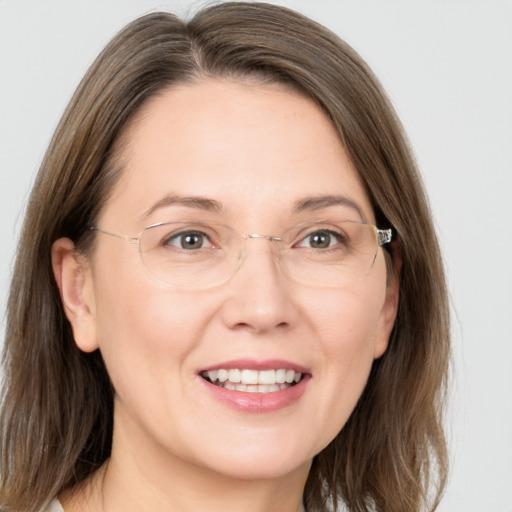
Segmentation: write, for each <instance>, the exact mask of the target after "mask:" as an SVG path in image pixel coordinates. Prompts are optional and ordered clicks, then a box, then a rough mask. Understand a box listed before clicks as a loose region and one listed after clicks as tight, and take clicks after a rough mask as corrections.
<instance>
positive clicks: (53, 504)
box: [42, 498, 65, 512]
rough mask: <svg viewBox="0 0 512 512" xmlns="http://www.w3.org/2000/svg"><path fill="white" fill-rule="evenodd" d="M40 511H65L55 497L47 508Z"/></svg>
mask: <svg viewBox="0 0 512 512" xmlns="http://www.w3.org/2000/svg"><path fill="white" fill-rule="evenodd" d="M42 512H65V510H64V509H63V508H62V505H61V504H60V501H59V500H58V499H57V498H55V499H54V500H53V501H52V502H51V503H50V504H49V505H48V508H46V509H45V510H43V511H42Z"/></svg>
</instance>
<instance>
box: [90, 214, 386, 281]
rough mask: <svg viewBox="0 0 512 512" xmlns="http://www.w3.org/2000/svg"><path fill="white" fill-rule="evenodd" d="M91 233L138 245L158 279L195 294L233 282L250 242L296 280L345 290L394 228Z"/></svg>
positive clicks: (191, 227)
mask: <svg viewBox="0 0 512 512" xmlns="http://www.w3.org/2000/svg"><path fill="white" fill-rule="evenodd" d="M90 229H91V230H92V231H97V232H99V233H102V234H104V235H108V236H112V237H116V238H120V239H122V240H127V241H128V242H130V243H133V244H138V246H139V252H140V255H141V258H142V261H143V263H144V265H145V266H146V267H147V269H148V270H149V272H150V273H151V274H152V275H153V276H155V277H156V278H157V279H159V280H162V281H164V282H166V283H169V284H170V285H172V286H175V287H179V288H184V289H192V290H193V289H205V288H210V287H213V286H217V285H220V284H223V283H225V282H226V281H228V280H229V279H230V278H231V277H232V276H233V275H234V274H235V273H236V271H237V270H238V268H239V267H240V265H241V264H242V262H243V260H244V257H245V255H246V252H247V251H246V244H247V241H248V240H251V239H259V240H260V241H268V242H271V248H272V254H273V257H274V261H275V262H276V263H277V264H278V266H279V267H280V268H281V269H282V271H283V272H284V273H285V274H286V275H287V276H288V277H289V278H291V279H293V280H294V281H296V282H299V283H302V284H305V285H309V286H314V287H330V288H333V287H334V288H337V287H342V286H345V285H347V284H349V283H352V282H354V281H358V280H359V279H361V278H362V277H364V276H365V275H367V274H368V273H369V272H370V270H371V268H372V266H373V264H374V262H375V260H376V258H377V252H378V249H379V247H380V246H382V245H384V244H387V243H389V242H391V238H392V230H391V229H378V228H376V227H375V226H372V225H370V224H366V223H364V222H360V221H353V220H343V219H341V220H331V219H329V220H315V221H312V222H303V223H300V224H297V225H295V226H293V227H291V228H289V229H287V230H286V231H285V232H284V233H283V234H282V235H281V236H270V235H259V234H256V233H248V234H240V233H238V232H237V231H236V230H235V229H233V228H231V227H229V226H224V225H222V224H212V223H209V222H198V221H193V220H192V221H180V222H164V223H158V224H153V225H151V226H148V227H147V228H145V229H143V230H142V231H141V232H140V233H139V234H138V235H137V236H136V237H129V236H126V235H118V234H115V233H111V232H109V231H105V230H103V229H100V228H98V227H91V228H90Z"/></svg>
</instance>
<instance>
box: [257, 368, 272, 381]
mask: <svg viewBox="0 0 512 512" xmlns="http://www.w3.org/2000/svg"><path fill="white" fill-rule="evenodd" d="M275 381H276V371H275V370H263V371H261V372H259V374H258V384H274V382H275Z"/></svg>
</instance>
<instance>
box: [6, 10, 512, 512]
mask: <svg viewBox="0 0 512 512" xmlns="http://www.w3.org/2000/svg"><path fill="white" fill-rule="evenodd" d="M202 3H203V2H201V1H195V2H189V1H185V0H182V1H163V2H157V1H155V0H122V1H112V0H109V1H105V0H96V1H94V0H90V1H79V0H73V1H70V0H61V1H57V0H33V1H29V0H0V312H1V316H2V319H1V325H0V327H1V332H2V333H3V330H4V325H5V320H4V311H5V302H6V297H7V291H8V283H9V275H10V271H11V265H12V261H13V255H14V252H15V247H16V239H17V237H18V232H19V228H20V225H21V221H22V217H23V210H24V207H25V203H26V200H27V196H28V193H29V190H30V187H31V183H32V181H33V179H34V175H35V173H36V171H37V169H38V166H39V164H40V162H41V159H42V157H43V154H44V151H45V148H46V146H47V145H48V142H49V139H50V137H51V134H52V132H53V130H54V128H55V126H56V124H57V122H58V119H59V117H60V115H61V113H62V111H63V109H64V107H65V105H66V103H67V102H68V100H69V98H70V96H71V94H72V92H73V90H74V88H75V87H76V85H77V84H78V82H79V80H80V78H81V76H82V75H83V73H84V72H85V70H86V68H87V67H88V65H89V64H90V63H91V62H92V60H93V59H94V57H95V56H96V55H97V54H98V52H99V51H100V50H101V48H102V47H103V46H104V45H105V44H106V43H107V41H108V40H109V39H110V38H111V37H112V36H113V35H114V34H115V33H116V32H117V31H118V30H119V29H120V28H121V27H122V26H123V25H125V24H126V23H127V22H128V21H130V20H131V19H133V18H134V17H136V16H138V15H140V14H143V13H147V12H149V11H153V10H158V9H163V10H170V11H173V12H177V13H178V14H181V15H185V16H188V15H189V14H190V13H193V12H194V11H195V10H196V9H197V7H198V6H200V5H201V4H202ZM275 3H281V4H283V5H287V6H289V7H292V8H295V9H297V10H300V11H302V12H303V13H305V14H307V15H309V16H310V17H312V18H314V19H316V20H317V21H319V22H321V23H323V24H324V25H326V26H327V27H329V28H330V29H332V30H333V31H334V32H336V33H337V34H339V35H340V36H341V37H342V38H344V39H345V40H346V41H348V42H349V43H350V44H351V45H353V46H354V47H355V48H356V50H357V51H359V52H360V54H361V55H362V56H363V57H364V58H365V59H366V60H367V62H368V63H369V64H370V66H371V67H372V68H373V69H374V71H375V72H376V73H377V75H378V77H379V78H380V80H381V81H382V83H383V84H384V87H385V88H386V90H387V91H388V93H389V95H390V97H391V99H392V101H393V103H394V105H395V107H396V109H397V111H398V113H399V115H400V116H401V119H402V121H403V123H404V125H405V128H406V130H407V132H408V134H409V136H410V138H411V140H412V144H413V147H414V148H415V152H416V154H417V158H418V160H419V163H420V167H421V170H422V173H423V176H424V180H425V183H426V187H427V190H428V192H429V195H430V199H431V204H432V209H433V213H434V217H435V220H436V225H437V228H438V233H439V237H440V239H441V244H442V247H443V252H444V256H445V261H446V268H447V272H448V279H449V287H450V293H451V300H452V313H453V339H454V354H453V360H454V364H453V368H452V389H451V399H450V408H449V414H448V418H447V428H448V434H449V442H450V452H451V460H452V471H451V478H450V482H449V485H448V489H447V492H446V496H445V498H444V500H443V502H442V505H441V507H440V509H439V510H440V511H441V512H448V511H449V512H512V503H511V500H510V494H509V493H510V487H511V485H512V371H511V367H512V321H511V318H512V229H511V225H512V199H511V191H512V0H479V1H475V0H423V1H421V0H374V1H371V0H330V1H329V0H315V1H312V0H302V1H300V0H297V1H293V0H288V1H286V0H284V1H281V2H279V1H278V2H275ZM425 250H426V251H428V250H429V248H428V246H425ZM418 293H421V290H418ZM2 340H3V334H2ZM27 378H30V376H29V375H27Z"/></svg>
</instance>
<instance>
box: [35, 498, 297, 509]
mask: <svg viewBox="0 0 512 512" xmlns="http://www.w3.org/2000/svg"><path fill="white" fill-rule="evenodd" d="M42 512H66V511H65V510H64V509H63V508H62V505H61V504H60V501H59V500H58V499H57V498H55V499H54V500H53V501H52V502H51V503H50V504H49V505H48V508H47V509H46V510H43V511H42ZM299 512H305V509H304V505H303V504H302V503H301V506H300V509H299Z"/></svg>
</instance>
